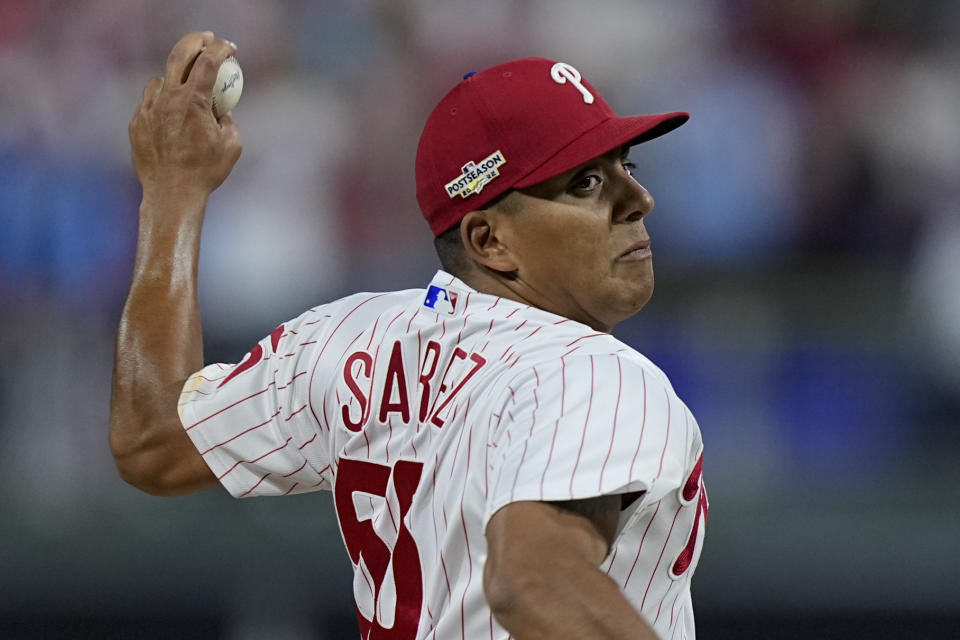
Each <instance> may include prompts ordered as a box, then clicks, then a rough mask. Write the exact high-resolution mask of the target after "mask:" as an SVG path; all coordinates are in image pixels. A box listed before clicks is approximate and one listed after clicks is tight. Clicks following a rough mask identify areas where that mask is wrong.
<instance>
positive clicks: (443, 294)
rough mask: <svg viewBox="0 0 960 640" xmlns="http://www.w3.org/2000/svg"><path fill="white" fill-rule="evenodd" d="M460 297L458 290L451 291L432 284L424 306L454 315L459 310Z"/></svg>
mask: <svg viewBox="0 0 960 640" xmlns="http://www.w3.org/2000/svg"><path fill="white" fill-rule="evenodd" d="M458 297H459V296H458V295H457V292H456V291H449V290H447V289H444V288H443V287H438V286H436V285H433V284H432V285H430V288H428V289H427V297H426V298H425V299H424V301H423V306H425V307H426V308H427V309H433V310H434V311H436V312H437V313H445V314H447V315H451V316H452V315H453V314H454V313H455V312H456V310H457V298H458Z"/></svg>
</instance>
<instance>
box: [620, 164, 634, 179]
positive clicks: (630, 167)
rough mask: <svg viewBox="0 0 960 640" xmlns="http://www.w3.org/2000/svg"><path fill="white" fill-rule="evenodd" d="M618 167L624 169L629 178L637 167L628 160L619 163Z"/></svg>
mask: <svg viewBox="0 0 960 640" xmlns="http://www.w3.org/2000/svg"><path fill="white" fill-rule="evenodd" d="M620 166H622V167H623V168H624V169H626V170H627V173H629V174H630V175H631V176H633V170H634V169H636V168H637V165H636V164H634V163H633V162H630V161H629V160H624V161H623V162H621V163H620Z"/></svg>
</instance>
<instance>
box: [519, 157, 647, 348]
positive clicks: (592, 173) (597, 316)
mask: <svg viewBox="0 0 960 640" xmlns="http://www.w3.org/2000/svg"><path fill="white" fill-rule="evenodd" d="M626 151H627V149H626V148H623V149H617V150H615V151H613V152H611V153H608V154H606V155H603V156H600V157H598V158H595V159H594V160H591V161H590V162H588V163H586V164H583V165H581V166H579V167H577V168H575V169H573V170H571V171H568V172H567V173H564V174H562V175H560V176H557V177H555V178H551V179H550V180H547V181H544V182H541V183H539V184H536V185H534V186H533V187H530V188H528V189H523V190H518V191H515V192H513V193H511V194H510V195H509V196H507V198H505V199H504V201H503V204H502V208H503V209H504V212H505V213H506V215H504V216H503V218H502V220H503V225H504V227H503V228H502V230H501V232H500V235H501V237H502V238H503V240H504V242H505V243H506V244H507V246H508V247H509V248H510V250H511V253H512V254H513V256H514V258H515V260H516V262H517V265H518V268H517V270H516V272H515V274H514V282H513V283H512V284H511V286H510V288H511V289H514V290H515V292H516V293H518V294H520V295H521V296H522V297H523V298H525V299H527V300H528V301H529V302H531V303H532V304H535V305H536V306H538V307H540V308H543V309H546V310H548V311H551V312H553V313H556V314H559V315H562V316H565V317H568V318H571V319H573V320H577V321H578V322H582V323H584V324H586V325H589V326H591V327H593V328H595V329H597V330H600V331H609V330H610V329H611V328H612V327H613V326H614V325H616V324H617V323H618V322H620V321H622V320H625V319H626V318H629V317H630V316H632V315H633V314H635V313H636V312H637V311H639V310H640V308H641V307H643V305H644V304H646V303H647V301H648V300H649V299H650V296H651V295H652V293H653V256H652V253H651V251H650V236H649V235H648V234H647V230H646V228H645V227H644V224H643V218H644V216H646V214H648V213H650V211H651V210H652V209H653V197H652V196H651V195H650V193H649V192H648V191H647V190H646V189H644V188H643V187H642V186H640V184H639V183H637V181H636V180H635V179H634V178H633V176H632V175H631V174H630V168H631V166H632V165H630V164H629V163H628V162H627V160H626Z"/></svg>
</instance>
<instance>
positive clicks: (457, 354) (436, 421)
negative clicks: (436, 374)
mask: <svg viewBox="0 0 960 640" xmlns="http://www.w3.org/2000/svg"><path fill="white" fill-rule="evenodd" d="M467 355H468V354H467V352H466V351H464V350H463V349H461V348H460V347H457V348H456V349H455V350H454V352H453V357H452V358H450V364H448V365H447V370H446V371H444V372H443V378H442V379H441V381H440V388H439V389H438V390H437V400H439V399H440V395H441V394H442V393H443V392H444V391H446V390H447V382H446V381H447V374H448V373H450V369H451V367H453V363H454V362H455V361H456V360H457V359H460V360H466V358H467ZM469 356H470V359H471V360H473V363H474V364H473V368H472V369H471V370H470V372H469V373H467V375H466V376H464V378H463V380H461V381H460V384H458V385H457V386H456V388H455V389H454V390H453V391H451V392H450V395H448V396H447V397H446V398H445V399H444V401H443V403H442V404H441V405H440V406H439V407H437V409H436V411H434V412H433V417H431V418H430V422H431V423H433V425H434V426H436V427H440V428H442V427H443V420H442V419H441V418H440V412H441V411H443V410H444V408H446V406H447V405H448V404H450V401H451V400H453V398H454V397H455V396H456V395H457V393H459V392H460V389H462V388H463V385H465V384H467V381H468V380H470V378H472V377H473V376H474V375H475V374H476V373H477V371H479V370H480V367H482V366H483V365H485V364H487V360H486V358H484V357H483V356H481V355H480V354H479V353H471V354H469ZM437 400H435V401H434V405H436V403H437Z"/></svg>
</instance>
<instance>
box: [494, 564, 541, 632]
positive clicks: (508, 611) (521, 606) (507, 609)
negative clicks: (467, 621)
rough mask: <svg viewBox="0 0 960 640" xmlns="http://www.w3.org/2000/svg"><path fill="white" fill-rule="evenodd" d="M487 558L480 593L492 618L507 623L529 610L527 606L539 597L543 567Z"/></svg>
mask: <svg viewBox="0 0 960 640" xmlns="http://www.w3.org/2000/svg"><path fill="white" fill-rule="evenodd" d="M491 560H492V559H491V558H489V557H488V559H487V563H486V564H485V565H484V568H483V592H484V596H485V597H486V600H487V604H488V605H489V606H490V610H491V611H492V612H493V615H494V616H495V617H496V618H497V620H500V621H501V622H502V621H504V620H510V619H511V618H513V617H514V615H515V614H516V613H517V612H519V611H524V610H525V609H529V607H528V605H527V603H528V602H530V601H536V600H537V599H539V598H540V597H541V593H542V590H543V589H544V586H545V585H544V584H543V582H544V580H543V579H542V578H543V575H544V574H543V567H541V568H540V570H537V569H535V568H533V567H525V566H524V563H523V562H522V561H520V562H510V563H498V562H495V561H491Z"/></svg>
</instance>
